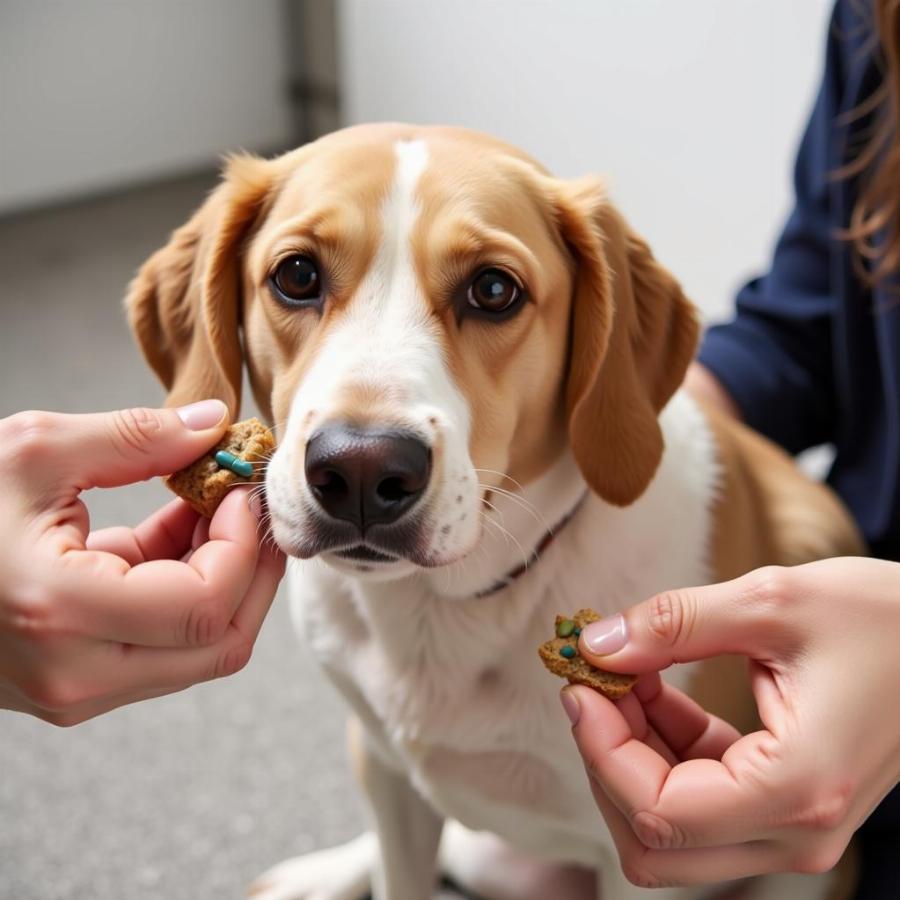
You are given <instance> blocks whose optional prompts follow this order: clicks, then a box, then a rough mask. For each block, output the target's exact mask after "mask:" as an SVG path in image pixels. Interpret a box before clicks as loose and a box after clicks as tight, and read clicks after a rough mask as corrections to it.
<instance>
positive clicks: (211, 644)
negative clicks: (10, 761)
mask: <svg viewBox="0 0 900 900" xmlns="http://www.w3.org/2000/svg"><path fill="white" fill-rule="evenodd" d="M226 426H227V410H226V407H225V405H224V404H223V403H221V402H220V401H218V400H215V401H203V402H201V403H198V404H193V405H191V406H188V407H184V408H182V409H180V410H177V411H176V410H171V409H169V410H152V409H132V410H124V411H120V412H112V413H100V414H96V415H61V414H57V413H45V412H28V413H19V414H17V415H14V416H10V417H9V418H7V419H3V420H0V446H2V447H3V448H4V478H5V488H4V493H3V496H2V499H0V708H7V709H15V710H21V711H23V712H28V713H31V714H33V715H35V716H38V717H39V718H41V719H45V720H46V721H48V722H53V723H54V724H57V725H72V724H75V723H78V722H82V721H84V720H86V719H90V718H92V717H93V716H96V715H99V714H100V713H103V712H107V711H108V710H111V709H114V708H116V707H118V706H121V705H123V704H126V703H131V702H134V701H135V700H141V699H145V698H148V697H155V696H158V695H160V694H166V693H171V692H173V691H177V690H180V689H182V688H184V687H187V686H188V685H190V684H193V683H195V682H198V681H204V680H208V679H211V678H218V677H221V676H223V675H229V674H232V673H233V672H236V671H238V670H239V669H240V668H242V667H243V665H244V664H245V663H246V662H247V660H248V659H249V657H250V653H251V650H252V647H253V643H254V640H255V638H256V635H257V633H258V632H259V629H260V627H261V625H262V622H263V619H264V618H265V615H266V613H267V611H268V608H269V605H270V603H271V601H272V598H273V596H274V594H275V590H276V587H277V585H278V582H279V580H280V579H281V576H282V574H283V572H284V557H283V556H282V555H281V553H279V552H278V551H277V550H275V549H273V548H270V547H268V546H266V547H263V548H260V546H259V537H258V517H257V516H256V515H254V512H253V511H252V510H251V506H250V502H249V490H248V489H247V488H238V489H236V490H234V491H232V492H231V493H230V494H229V495H228V496H227V497H226V498H225V500H224V501H223V503H222V505H221V506H220V507H219V509H218V510H217V512H216V514H215V516H214V517H213V519H212V521H209V520H207V519H203V518H201V517H200V516H199V515H198V514H197V513H195V512H194V511H193V510H192V509H191V508H190V507H189V506H188V505H187V504H186V503H185V502H184V501H183V500H180V499H176V500H173V501H172V502H171V503H169V504H168V505H166V506H165V507H163V508H162V509H160V510H159V511H158V512H156V513H155V514H154V515H152V516H150V518H148V519H147V520H146V521H144V522H143V523H142V524H141V525H139V526H138V527H137V528H135V529H133V530H132V529H128V528H109V529H103V530H101V531H98V532H94V533H90V530H89V529H90V524H89V517H88V512H87V509H86V507H85V506H84V504H83V503H82V501H81V500H80V499H79V494H80V492H81V491H83V490H87V489H88V488H91V487H113V486H117V485H123V484H128V483H131V482H135V481H140V480H143V479H146V478H150V477H152V476H154V475H161V474H169V473H171V472H173V471H176V470H177V469H180V468H182V467H184V466H186V465H187V464H189V463H190V462H192V461H193V460H195V459H196V458H197V457H198V456H200V455H202V454H203V453H204V452H205V451H206V450H208V449H209V448H210V447H211V446H213V445H214V444H215V443H216V442H217V441H218V440H219V439H220V438H221V436H222V433H223V432H224V430H225V428H226Z"/></svg>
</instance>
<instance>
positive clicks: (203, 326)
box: [125, 155, 274, 419]
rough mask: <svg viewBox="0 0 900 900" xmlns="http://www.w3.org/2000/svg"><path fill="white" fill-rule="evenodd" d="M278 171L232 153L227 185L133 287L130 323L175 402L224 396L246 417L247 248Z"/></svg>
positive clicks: (174, 236) (142, 271)
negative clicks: (243, 325) (243, 300)
mask: <svg viewBox="0 0 900 900" xmlns="http://www.w3.org/2000/svg"><path fill="white" fill-rule="evenodd" d="M272 169H273V166H272V165H271V164H270V163H269V162H267V161H266V160H263V159H259V158H257V157H254V156H243V155H242V156H237V157H233V158H232V159H230V160H229V162H228V164H227V166H226V169H225V174H224V178H223V181H222V183H221V184H220V185H219V186H218V187H217V188H216V189H215V190H214V191H213V192H212V193H211V194H210V196H209V198H208V199H207V200H206V202H205V203H204V204H203V206H202V207H200V209H199V210H197V212H196V213H194V215H193V216H192V217H191V219H190V221H189V222H187V224H185V225H182V226H181V228H178V229H177V230H176V231H175V232H173V234H172V237H171V238H170V240H169V243H168V244H166V246H165V247H163V248H162V249H160V250H157V251H156V253H154V254H153V256H151V257H150V258H149V259H148V260H147V261H146V262H145V263H144V265H143V266H141V268H140V270H139V271H138V274H137V275H136V276H135V278H134V280H133V281H132V282H131V285H130V286H129V289H128V295H127V297H126V300H125V303H126V306H127V309H128V319H129V323H130V325H131V329H132V331H133V332H134V335H135V337H136V339H137V341H138V343H139V344H140V347H141V350H142V352H143V354H144V357H145V358H146V360H147V362H148V363H149V364H150V366H151V368H152V369H153V371H154V372H155V373H156V374H157V376H158V377H159V379H160V381H162V383H163V385H164V386H165V387H166V388H167V389H168V391H169V394H168V396H167V398H166V404H167V405H168V406H181V405H183V404H185V403H191V402H193V401H194V400H201V399H205V398H207V397H217V398H219V399H220V400H224V401H225V403H226V404H227V405H228V408H229V410H230V412H231V416H232V419H234V418H236V417H237V415H238V412H239V409H240V397H241V373H242V366H241V343H240V333H239V332H240V293H241V283H240V282H241V272H240V265H239V257H240V248H241V243H242V239H243V238H244V236H245V235H246V233H247V231H248V230H249V229H250V228H251V227H252V225H253V223H254V222H255V221H256V219H257V217H258V216H259V215H260V212H261V211H262V209H263V206H264V205H265V202H266V199H267V198H268V196H269V193H270V191H271V189H272V183H273V179H274V174H273V171H272Z"/></svg>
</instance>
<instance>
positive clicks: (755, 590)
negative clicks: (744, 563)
mask: <svg viewBox="0 0 900 900" xmlns="http://www.w3.org/2000/svg"><path fill="white" fill-rule="evenodd" d="M793 581H794V579H793V576H792V574H791V570H790V569H789V568H787V567H786V566H765V567H764V568H762V569H759V570H757V571H756V572H755V573H754V577H753V583H752V586H751V591H752V594H753V600H754V602H755V603H756V604H761V605H762V609H761V610H760V611H761V612H765V611H768V612H769V613H770V614H771V615H772V616H774V617H778V616H780V614H781V613H782V612H783V610H784V608H785V607H786V606H787V605H789V604H790V603H791V601H792V599H793V597H794V585H793Z"/></svg>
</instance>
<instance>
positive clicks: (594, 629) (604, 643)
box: [581, 614, 628, 656]
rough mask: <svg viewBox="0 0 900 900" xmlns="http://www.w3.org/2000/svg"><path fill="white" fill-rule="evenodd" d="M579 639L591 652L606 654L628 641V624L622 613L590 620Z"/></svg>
mask: <svg viewBox="0 0 900 900" xmlns="http://www.w3.org/2000/svg"><path fill="white" fill-rule="evenodd" d="M581 640H583V641H584V643H585V646H586V647H587V648H588V650H590V651H591V653H594V654H596V655H597V656H608V655H609V654H610V653H616V652H618V651H619V650H621V649H622V648H623V647H624V646H625V644H626V643H627V641H628V626H627V625H626V624H625V617H624V616H623V615H621V614H620V615H615V616H610V617H609V618H608V619H601V620H600V621H599V622H591V624H590V625H588V626H587V627H586V628H584V630H583V631H582V632H581Z"/></svg>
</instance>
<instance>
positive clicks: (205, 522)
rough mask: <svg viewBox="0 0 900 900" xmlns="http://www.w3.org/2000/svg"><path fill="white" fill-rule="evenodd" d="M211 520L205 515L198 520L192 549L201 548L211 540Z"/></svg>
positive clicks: (192, 539) (192, 536)
mask: <svg viewBox="0 0 900 900" xmlns="http://www.w3.org/2000/svg"><path fill="white" fill-rule="evenodd" d="M209 522H210V520H209V519H207V518H206V517H205V516H201V517H200V518H199V519H198V520H197V524H196V526H194V533H193V534H192V535H191V550H199V549H200V547H202V546H203V545H204V544H205V543H206V542H207V541H208V540H209Z"/></svg>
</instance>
